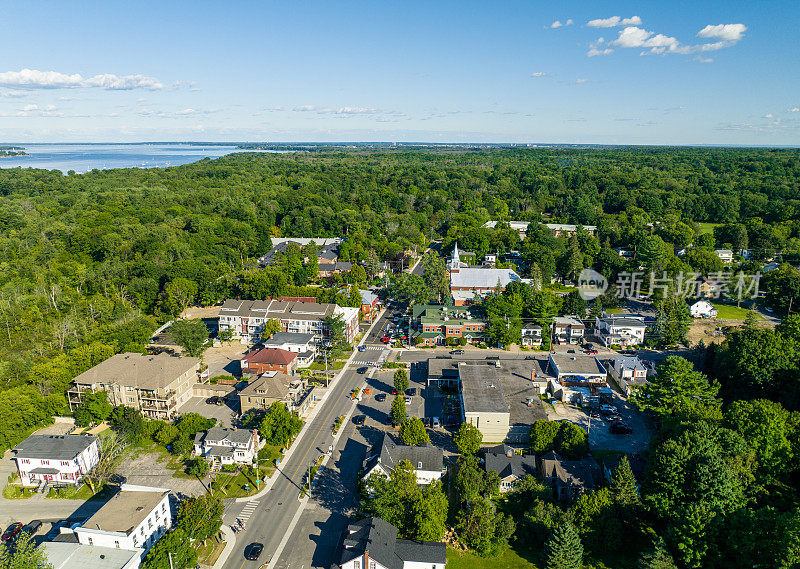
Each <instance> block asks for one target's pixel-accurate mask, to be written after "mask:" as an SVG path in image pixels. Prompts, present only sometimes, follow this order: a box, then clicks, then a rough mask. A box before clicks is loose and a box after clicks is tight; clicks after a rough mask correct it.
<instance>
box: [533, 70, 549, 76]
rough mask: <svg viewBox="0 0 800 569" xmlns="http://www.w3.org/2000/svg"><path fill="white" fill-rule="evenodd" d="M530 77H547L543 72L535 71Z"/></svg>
mask: <svg viewBox="0 0 800 569" xmlns="http://www.w3.org/2000/svg"><path fill="white" fill-rule="evenodd" d="M531 77H547V73H545V72H544V71H536V72H535V73H531Z"/></svg>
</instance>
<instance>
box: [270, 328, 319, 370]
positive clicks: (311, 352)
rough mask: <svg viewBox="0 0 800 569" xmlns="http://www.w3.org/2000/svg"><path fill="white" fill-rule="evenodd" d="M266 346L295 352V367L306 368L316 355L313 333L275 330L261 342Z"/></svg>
mask: <svg viewBox="0 0 800 569" xmlns="http://www.w3.org/2000/svg"><path fill="white" fill-rule="evenodd" d="M262 344H263V345H264V347H266V348H278V349H281V350H286V351H288V352H294V353H295V354H297V367H298V368H306V367H308V366H310V365H311V364H312V363H314V358H316V357H317V344H316V342H314V335H313V334H296V333H293V332H276V333H275V334H273V335H272V337H271V338H270V339H269V340H265V341H263V342H262Z"/></svg>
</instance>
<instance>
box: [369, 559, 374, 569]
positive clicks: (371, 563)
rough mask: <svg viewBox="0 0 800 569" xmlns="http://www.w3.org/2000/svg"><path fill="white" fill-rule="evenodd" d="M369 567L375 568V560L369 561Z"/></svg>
mask: <svg viewBox="0 0 800 569" xmlns="http://www.w3.org/2000/svg"><path fill="white" fill-rule="evenodd" d="M369 569H375V562H374V561H370V562H369Z"/></svg>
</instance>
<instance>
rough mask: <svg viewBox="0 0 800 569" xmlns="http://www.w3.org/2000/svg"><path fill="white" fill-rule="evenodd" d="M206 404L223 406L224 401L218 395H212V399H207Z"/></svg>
mask: <svg viewBox="0 0 800 569" xmlns="http://www.w3.org/2000/svg"><path fill="white" fill-rule="evenodd" d="M206 403H208V404H209V405H222V403H223V399H222V397H219V396H218V395H212V396H211V397H209V398H208V399H206Z"/></svg>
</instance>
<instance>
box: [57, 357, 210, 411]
mask: <svg viewBox="0 0 800 569" xmlns="http://www.w3.org/2000/svg"><path fill="white" fill-rule="evenodd" d="M199 370H200V360H199V359H197V358H185V357H180V356H171V355H169V354H165V353H161V354H158V355H142V354H137V353H133V352H128V353H124V354H117V355H115V356H111V357H110V358H108V359H107V360H105V361H104V362H101V363H99V364H97V365H96V366H94V367H93V368H91V369H89V370H87V371H85V372H83V373H82V374H80V375H79V376H78V377H76V378H75V379H74V380H73V382H72V387H71V388H70V389H69V390H68V391H67V399H68V401H69V408H70V411H74V410H75V409H77V408H78V407H79V406H80V405H81V403H82V402H83V398H84V396H85V395H86V394H87V393H94V392H96V391H105V392H106V393H108V400H109V402H110V403H111V404H112V405H115V406H116V405H125V406H126V407H133V408H134V409H138V410H139V411H141V412H142V415H144V416H145V417H151V418H154V419H170V418H172V417H174V416H175V415H177V413H178V409H179V408H180V407H181V405H183V404H184V403H186V402H187V401H188V400H189V399H190V398H191V397H192V396H193V388H194V385H195V384H196V383H197V381H198V372H199Z"/></svg>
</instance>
